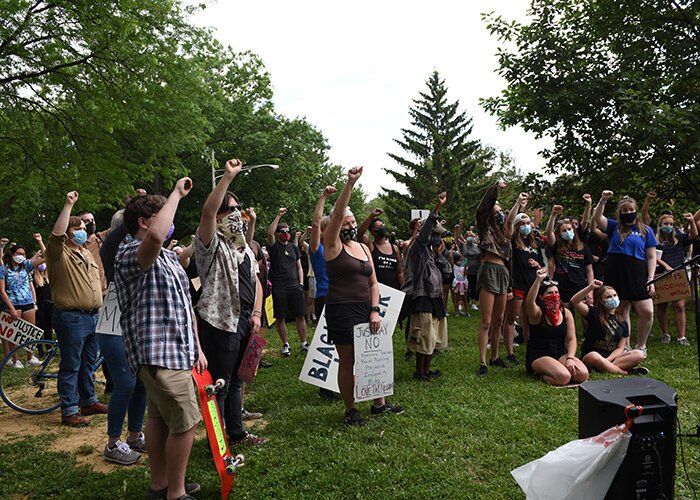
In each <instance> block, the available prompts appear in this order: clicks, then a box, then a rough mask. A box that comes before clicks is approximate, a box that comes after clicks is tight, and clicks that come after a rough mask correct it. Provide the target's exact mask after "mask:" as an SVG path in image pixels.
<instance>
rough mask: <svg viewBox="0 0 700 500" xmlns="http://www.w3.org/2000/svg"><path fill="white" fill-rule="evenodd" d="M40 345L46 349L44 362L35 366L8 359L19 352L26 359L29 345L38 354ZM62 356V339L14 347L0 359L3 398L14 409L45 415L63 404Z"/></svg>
mask: <svg viewBox="0 0 700 500" xmlns="http://www.w3.org/2000/svg"><path fill="white" fill-rule="evenodd" d="M39 346H42V347H43V348H44V350H45V351H46V357H45V358H44V360H43V361H42V363H41V365H38V366H31V365H30V364H29V363H24V364H25V366H24V368H11V367H9V366H8V364H7V362H8V360H10V359H12V356H13V355H15V354H16V355H17V357H18V358H19V359H21V360H24V359H25V358H26V356H25V353H26V351H27V350H28V349H31V351H32V352H33V353H34V356H38V353H37V347H39ZM37 359H38V358H37ZM60 359H61V356H60V353H59V350H58V343H57V342H54V341H51V340H34V341H32V342H27V343H26V344H22V345H20V346H18V347H16V348H15V349H13V350H12V351H11V352H10V353H9V354H8V355H7V356H6V357H5V359H3V360H2V363H0V397H1V398H2V400H3V401H4V402H5V403H6V404H7V406H9V407H10V408H12V409H13V410H16V411H19V412H21V413H26V414H28V415H42V414H44V413H50V412H52V411H54V410H55V409H56V408H58V407H59V406H60V404H61V400H60V399H59V397H58V386H57V382H58V365H59V362H60ZM23 362H24V361H23Z"/></svg>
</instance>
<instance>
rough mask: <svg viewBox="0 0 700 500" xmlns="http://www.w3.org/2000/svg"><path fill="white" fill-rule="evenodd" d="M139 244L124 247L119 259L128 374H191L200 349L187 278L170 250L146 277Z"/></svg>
mask: <svg viewBox="0 0 700 500" xmlns="http://www.w3.org/2000/svg"><path fill="white" fill-rule="evenodd" d="M140 244H141V241H139V240H135V241H133V242H131V243H129V244H128V245H125V246H123V247H122V248H120V249H119V251H118V252H117V256H116V257H115V259H114V280H115V284H116V288H117V301H118V302H119V308H120V309H121V314H122V315H121V321H120V324H121V327H122V333H123V336H124V347H125V350H126V359H127V361H128V363H129V368H130V369H131V371H132V372H133V373H137V372H138V369H139V367H140V366H141V365H153V366H160V367H163V368H168V369H171V370H190V369H191V368H192V366H193V365H194V363H195V361H196V359H197V344H196V341H195V336H194V328H195V319H194V313H193V311H192V299H191V298H190V294H189V288H188V283H189V281H188V279H187V274H185V271H184V269H183V268H182V266H181V265H180V262H179V260H178V258H177V256H176V255H175V253H174V252H171V251H170V250H166V249H161V251H160V254H159V255H158V258H157V259H156V261H155V262H154V263H153V265H152V266H151V267H150V268H148V269H147V270H146V271H142V270H141V266H140V265H139V261H138V249H139V245H140Z"/></svg>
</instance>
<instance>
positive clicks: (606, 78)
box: [483, 0, 700, 204]
mask: <svg viewBox="0 0 700 500" xmlns="http://www.w3.org/2000/svg"><path fill="white" fill-rule="evenodd" d="M528 14H529V16H530V18H531V21H530V22H529V24H520V23H517V22H511V21H507V20H505V19H504V18H503V17H501V16H499V15H497V14H495V13H491V14H487V15H486V16H485V20H486V22H487V25H488V28H489V30H490V31H491V33H492V34H493V35H495V36H496V37H497V38H498V40H499V41H500V42H501V47H500V48H499V50H498V59H499V70H498V73H499V74H500V75H501V76H503V77H504V78H505V79H506V80H507V82H508V86H507V87H506V89H505V90H504V91H503V92H502V93H501V94H500V95H498V96H496V97H492V98H489V99H485V100H484V101H483V104H484V106H485V108H486V109H487V111H489V112H491V113H492V114H494V115H496V116H498V118H499V121H500V124H501V125H502V126H504V127H507V126H512V125H516V124H518V125H520V126H522V127H523V128H524V129H525V130H528V131H532V132H535V134H537V136H539V137H542V136H550V137H552V138H553V139H554V145H553V147H552V148H551V149H549V150H547V151H545V152H544V153H545V156H546V158H548V170H549V172H550V173H553V174H557V175H559V174H571V175H570V176H567V179H569V181H570V182H571V181H572V177H578V179H580V180H581V181H582V182H583V183H584V184H585V185H586V186H588V189H582V190H581V191H579V192H577V193H576V197H578V196H580V195H581V194H583V193H584V192H586V191H589V192H591V194H592V195H593V196H597V195H598V194H599V193H600V190H599V189H600V188H601V186H602V187H604V188H608V189H612V190H614V191H618V192H620V194H622V193H626V194H631V195H635V196H637V197H640V198H643V195H644V194H645V193H646V192H647V191H650V190H652V189H655V190H656V191H657V192H658V193H659V196H660V198H665V199H671V198H675V199H678V200H679V201H680V202H681V203H682V204H687V203H688V202H692V203H693V204H697V203H698V202H700V187H699V186H700V170H698V169H697V164H698V162H699V160H700V140H699V139H698V138H699V137H700V135H699V134H698V126H697V124H698V123H699V122H700V87H699V86H698V85H697V82H698V80H699V79H700V66H699V65H698V56H699V55H700V51H699V45H698V32H700V22H699V21H698V20H699V19H700V17H699V16H700V3H698V2H695V1H690V0H679V1H673V2H667V1H662V0H641V1H631V0H622V1H620V0H603V1H597V2H590V1H585V2H582V1H579V0H557V1H552V0H534V1H533V2H532V3H531V8H530V10H529V12H528ZM594 188H595V189H594ZM631 191H632V192H631ZM551 194H552V195H554V196H561V195H565V193H562V192H561V191H557V192H553V193H551Z"/></svg>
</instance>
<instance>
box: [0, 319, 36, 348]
mask: <svg viewBox="0 0 700 500" xmlns="http://www.w3.org/2000/svg"><path fill="white" fill-rule="evenodd" d="M43 337H44V330H42V329H41V328H39V327H38V326H35V325H32V324H31V323H30V322H28V321H25V320H23V319H16V320H14V321H12V316H11V315H10V313H8V312H5V311H2V312H0V338H2V340H7V341H9V342H11V343H13V344H15V345H20V344H24V343H25V342H29V341H30V340H39V339H41V338H43Z"/></svg>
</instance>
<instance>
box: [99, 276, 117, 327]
mask: <svg viewBox="0 0 700 500" xmlns="http://www.w3.org/2000/svg"><path fill="white" fill-rule="evenodd" d="M121 317H122V312H121V310H120V309H119V303H118V302H117V288H116V286H115V285H114V282H112V283H110V284H109V285H108V286H107V295H105V300H104V303H103V304H102V309H101V310H100V319H99V320H98V321H97V328H96V329H95V331H96V332H97V333H102V334H103V335H121V334H122V327H121V325H120V324H119V320H120V318H121Z"/></svg>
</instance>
